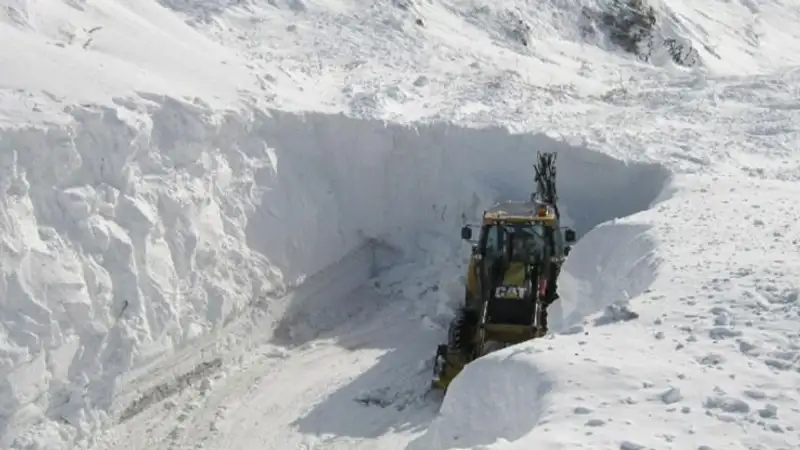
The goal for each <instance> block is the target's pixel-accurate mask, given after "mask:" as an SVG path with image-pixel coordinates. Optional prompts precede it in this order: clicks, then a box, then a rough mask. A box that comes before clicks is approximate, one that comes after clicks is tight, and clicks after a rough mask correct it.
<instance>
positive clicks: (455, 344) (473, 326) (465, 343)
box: [447, 308, 478, 358]
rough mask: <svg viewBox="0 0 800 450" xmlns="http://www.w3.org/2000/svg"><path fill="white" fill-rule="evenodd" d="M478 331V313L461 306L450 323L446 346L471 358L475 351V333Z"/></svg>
mask: <svg viewBox="0 0 800 450" xmlns="http://www.w3.org/2000/svg"><path fill="white" fill-rule="evenodd" d="M477 331H478V313H477V311H475V310H474V309H471V308H461V309H459V310H458V313H457V315H456V317H455V319H453V321H452V322H451V323H450V329H449V330H448V332H447V334H448V339H447V341H448V347H449V348H450V350H454V351H457V352H459V353H461V354H462V355H464V356H465V357H468V358H472V357H473V355H474V354H475V352H476V350H477V349H476V347H475V334H476V332H477Z"/></svg>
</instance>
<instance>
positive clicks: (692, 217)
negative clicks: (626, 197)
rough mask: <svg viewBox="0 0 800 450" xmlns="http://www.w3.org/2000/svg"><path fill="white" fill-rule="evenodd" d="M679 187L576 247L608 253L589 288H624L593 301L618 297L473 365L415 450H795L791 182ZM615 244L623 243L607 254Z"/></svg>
mask: <svg viewBox="0 0 800 450" xmlns="http://www.w3.org/2000/svg"><path fill="white" fill-rule="evenodd" d="M672 187H673V188H674V189H675V191H673V195H672V196H671V197H670V198H661V200H662V201H661V202H660V203H659V204H658V205H656V206H655V207H654V208H652V209H650V210H648V211H644V212H641V213H639V214H636V215H635V216H632V217H630V218H627V219H625V220H622V221H619V222H618V223H614V224H606V225H603V226H601V227H599V228H597V229H595V230H593V231H592V232H590V233H589V234H588V235H587V236H585V237H584V238H583V240H581V242H580V243H579V244H578V246H577V247H576V250H575V253H574V254H578V252H579V251H582V250H583V248H585V249H587V250H589V249H591V250H598V251H600V252H602V253H604V255H606V258H603V260H604V261H605V263H604V264H603V265H602V266H600V267H603V268H605V270H602V269H600V270H598V271H597V273H598V275H599V276H604V277H607V278H608V279H609V280H608V281H607V282H606V283H607V284H604V283H601V282H599V281H595V282H592V280H591V278H589V281H590V282H589V283H585V285H588V286H589V287H592V286H600V287H601V288H603V287H604V286H611V284H612V283H617V284H618V285H619V286H620V289H618V290H617V292H616V293H615V292H614V291H615V290H609V289H603V290H601V291H600V292H599V294H598V295H591V294H593V293H591V292H590V291H589V289H588V288H586V290H585V291H584V292H583V294H585V295H587V297H584V299H585V300H587V303H588V304H595V303H596V302H598V300H607V301H612V300H613V299H614V298H621V300H623V301H621V302H619V303H617V304H615V305H614V307H610V308H608V309H606V310H605V311H604V312H603V313H602V314H597V315H593V316H589V317H586V318H584V320H583V323H582V324H580V328H577V327H571V328H568V329H565V330H563V331H564V333H562V334H557V335H556V336H554V337H551V338H546V339H542V340H536V341H532V342H528V343H523V344H520V345H517V346H513V347H509V348H506V349H503V350H501V351H498V352H496V353H494V354H491V355H488V356H486V357H484V358H482V359H480V360H478V361H476V362H475V363H473V364H471V365H469V366H467V368H466V369H465V370H464V371H463V372H462V373H461V374H460V375H459V377H458V378H457V379H456V380H455V381H454V382H453V384H452V385H451V388H450V390H448V393H447V397H446V398H445V400H444V404H443V405H442V411H441V415H440V417H438V418H437V419H436V420H435V421H434V423H433V424H432V426H431V427H430V428H429V429H428V430H427V432H426V433H425V434H424V435H423V436H421V437H420V438H419V439H418V440H417V441H416V442H414V443H413V444H412V445H411V446H409V447H408V448H409V450H416V449H417V448H419V449H422V448H429V449H456V448H458V449H465V448H492V449H502V450H512V449H520V450H521V449H525V448H531V447H539V448H553V449H561V448H563V449H567V448H581V449H582V448H586V449H590V448H620V449H642V448H662V447H665V446H674V447H675V448H796V447H797V445H798V443H799V441H798V435H797V433H796V425H795V423H797V420H798V417H799V416H798V411H797V408H796V402H797V401H798V393H797V390H796V386H797V382H798V380H800V376H798V372H797V368H798V354H800V352H798V331H797V317H798V312H799V311H800V310H799V309H798V300H797V299H798V296H797V292H798V288H797V286H798V277H797V274H796V273H797V267H798V263H799V262H800V260H799V259H798V257H797V255H795V254H794V253H793V252H788V253H787V252H786V251H785V249H786V247H785V246H786V244H787V243H788V242H796V240H797V239H798V236H800V234H798V231H799V230H798V228H797V226H796V224H795V221H794V219H793V218H794V217H796V215H797V206H796V202H793V201H791V199H792V198H794V197H795V196H796V195H797V191H798V188H797V186H796V183H794V182H785V181H776V180H771V181H768V180H763V179H757V178H751V179H747V178H742V177H738V176H734V177H710V176H702V175H700V176H697V175H695V176H682V177H679V178H677V179H676V180H674V182H673V184H672ZM709 228H711V230H709ZM709 231H710V232H709ZM594 235H596V238H597V239H593V238H594V237H595V236H594ZM612 237H615V238H620V240H619V241H617V242H619V243H620V244H621V245H620V246H619V248H618V249H616V250H613V251H612V250H610V248H609V247H608V246H606V247H605V249H604V248H603V247H599V246H598V245H597V244H598V243H599V242H601V241H604V240H607V241H610V240H611V238H612ZM601 238H604V239H601ZM626 242H628V243H627V244H626ZM653 243H657V245H653ZM653 247H655V248H653ZM574 254H573V255H574ZM583 255H584V256H587V253H584V254H583ZM570 258H572V256H571V257H570ZM575 259H577V258H575ZM598 259H599V258H598ZM596 261H597V259H595V260H590V261H589V262H588V263H586V264H585V265H586V266H589V265H593V264H594V263H595V262H596ZM571 266H572V267H571V270H575V269H576V267H580V266H579V265H578V264H577V263H574V262H573V263H571ZM582 273H584V274H585V273H587V272H582ZM625 274H628V276H627V277H625V276H622V275H625ZM578 281H581V280H578ZM565 287H566V286H565ZM628 289H630V291H628ZM623 290H624V291H626V292H625V294H627V295H630V296H633V298H631V299H630V301H625V299H624V298H623V297H625V295H622V294H623V292H621V291H623ZM609 294H613V295H611V296H609ZM597 306H599V305H597ZM779 411H780V413H779ZM477 430H486V433H481V432H477ZM485 445H489V447H481V446H485Z"/></svg>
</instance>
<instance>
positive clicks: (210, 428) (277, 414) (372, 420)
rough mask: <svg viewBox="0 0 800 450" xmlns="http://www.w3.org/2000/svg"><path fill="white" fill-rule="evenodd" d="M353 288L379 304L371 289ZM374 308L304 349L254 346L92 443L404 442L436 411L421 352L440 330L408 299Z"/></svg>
mask: <svg viewBox="0 0 800 450" xmlns="http://www.w3.org/2000/svg"><path fill="white" fill-rule="evenodd" d="M351 295H352V296H356V297H361V298H360V299H359V301H364V302H377V303H378V304H380V303H381V300H380V299H379V298H376V296H377V294H376V293H375V292H374V291H372V289H369V288H362V289H360V290H358V291H355V292H352V293H351ZM384 303H385V302H384ZM369 309H370V310H369V311H365V312H363V313H361V314H359V315H357V316H355V317H353V318H352V319H351V320H349V321H347V322H345V323H343V324H342V325H341V326H339V327H337V328H336V329H334V330H331V331H330V332H328V333H326V334H328V335H330V336H332V337H328V338H324V337H323V338H320V339H316V340H313V341H310V342H308V343H306V344H303V345H300V346H299V347H297V348H292V349H287V348H284V347H281V346H276V345H274V344H271V343H269V342H264V343H262V344H260V345H253V346H251V347H250V350H249V353H248V354H247V355H246V356H245V359H244V360H242V361H240V362H239V364H238V365H237V366H233V365H227V364H226V367H224V369H223V371H222V372H221V373H220V374H218V375H217V376H215V377H212V378H210V379H209V380H208V381H204V382H198V383H196V387H194V388H192V389H188V390H187V391H185V392H183V393H182V394H180V395H177V396H175V397H174V398H170V399H167V400H165V401H164V402H163V403H160V404H157V405H154V406H152V407H151V408H149V409H148V410H145V411H143V412H142V413H140V414H139V415H137V416H135V417H133V418H131V419H130V420H129V421H127V422H125V423H124V424H123V425H122V426H119V427H117V429H116V431H115V432H114V433H113V435H109V436H106V437H105V438H104V439H103V440H102V443H101V444H99V445H97V446H94V447H92V448H95V449H113V448H121V447H120V446H123V445H124V446H125V448H131V449H132V450H133V449H142V450H144V449H164V450H166V449H182V448H187V449H188V448H196V446H198V445H201V446H202V447H203V448H215V449H234V448H263V449H281V448H298V449H313V448H330V449H353V448H355V449H369V448H374V449H394V448H398V445H400V444H399V443H402V442H403V441H407V440H410V439H411V438H412V437H414V436H415V435H418V434H419V433H421V432H422V430H424V427H425V426H426V425H427V424H428V423H430V421H431V420H432V419H433V417H434V416H435V414H436V411H437V410H438V402H437V401H436V400H437V399H436V398H435V394H434V395H433V397H430V398H429V396H428V394H427V390H428V389H427V388H428V386H429V383H430V376H431V366H430V364H426V362H427V361H425V360H423V359H421V355H424V354H425V353H426V352H427V353H431V351H432V350H431V349H433V348H435V344H436V343H437V339H438V338H439V337H440V333H437V332H435V330H432V329H431V328H430V327H426V326H424V325H423V324H422V323H420V321H418V320H413V317H409V311H408V309H409V305H408V304H403V303H399V304H392V305H390V304H384V305H382V308H377V310H374V309H375V308H369ZM356 324H357V325H358V326H356ZM428 359H430V358H428ZM299 374H303V375H302V377H299V376H298V375H299ZM143 433H144V435H146V438H145V439H141V438H140V437H138V436H141V435H142V434H143ZM126 443H135V447H130V446H128V444H126Z"/></svg>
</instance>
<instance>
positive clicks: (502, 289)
mask: <svg viewBox="0 0 800 450" xmlns="http://www.w3.org/2000/svg"><path fill="white" fill-rule="evenodd" d="M527 292H528V288H526V287H522V286H497V287H496V288H495V289H494V296H495V297H497V298H524V297H525V294H526V293H527Z"/></svg>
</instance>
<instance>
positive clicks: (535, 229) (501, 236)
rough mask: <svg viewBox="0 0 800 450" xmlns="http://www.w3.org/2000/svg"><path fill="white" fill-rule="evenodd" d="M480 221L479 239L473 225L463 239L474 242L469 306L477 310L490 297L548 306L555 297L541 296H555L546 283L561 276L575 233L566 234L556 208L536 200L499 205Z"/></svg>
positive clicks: (465, 232) (470, 261)
mask: <svg viewBox="0 0 800 450" xmlns="http://www.w3.org/2000/svg"><path fill="white" fill-rule="evenodd" d="M482 222H483V223H482V225H481V226H480V233H479V235H478V238H477V240H475V241H473V240H472V228H471V227H470V226H465V227H463V228H462V229H461V237H462V239H465V240H467V241H470V242H472V243H473V247H472V254H471V255H470V260H469V264H468V268H467V286H466V305H465V306H466V307H467V308H468V309H473V310H478V311H479V310H481V309H482V307H483V303H484V302H485V301H486V300H490V299H491V300H499V301H502V300H510V299H529V300H531V302H527V303H533V301H535V300H539V301H542V302H543V303H544V304H545V305H549V303H551V301H552V300H553V299H552V298H541V297H552V296H553V295H554V294H555V291H554V289H547V287H548V286H547V285H548V283H549V282H550V281H551V280H553V278H554V277H555V276H557V275H558V270H559V269H560V263H561V262H562V261H563V259H564V258H565V257H566V254H567V253H568V252H569V251H568V248H569V246H568V244H571V243H573V242H574V240H575V232H574V231H573V230H571V229H566V231H565V232H564V233H563V234H562V233H561V228H560V227H559V223H558V218H557V217H556V215H555V214H554V212H553V211H552V208H551V207H550V206H549V205H548V204H546V203H542V202H536V201H531V202H505V203H501V204H498V205H495V206H494V207H492V208H491V209H489V210H487V211H486V212H485V213H484V215H483V221H482ZM539 291H541V293H540V292H539ZM536 294H540V295H536ZM532 296H533V297H536V298H535V299H531V297H532ZM495 303H497V302H495ZM525 315H527V314H525ZM497 318H498V319H499V317H497ZM488 319H489V320H491V317H489V318H488ZM509 320H510V318H509ZM518 320H521V318H518Z"/></svg>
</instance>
